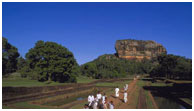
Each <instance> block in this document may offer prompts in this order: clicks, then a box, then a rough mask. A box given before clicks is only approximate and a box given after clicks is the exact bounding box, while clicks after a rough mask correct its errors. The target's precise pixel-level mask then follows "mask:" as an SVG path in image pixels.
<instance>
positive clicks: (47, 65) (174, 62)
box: [2, 37, 192, 82]
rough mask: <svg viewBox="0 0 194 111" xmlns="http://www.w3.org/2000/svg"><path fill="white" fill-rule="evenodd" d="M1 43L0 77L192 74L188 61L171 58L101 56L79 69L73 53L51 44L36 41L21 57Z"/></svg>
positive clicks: (60, 79) (73, 78)
mask: <svg viewBox="0 0 194 111" xmlns="http://www.w3.org/2000/svg"><path fill="white" fill-rule="evenodd" d="M2 42H3V44H2V45H3V47H2V48H3V50H2V55H3V56H2V62H3V68H2V69H3V70H2V72H3V76H5V75H8V74H9V73H12V72H15V71H18V72H20V74H21V77H23V78H29V79H35V80H38V81H55V82H76V81H77V77H79V75H83V76H87V77H91V78H95V79H106V78H107V79H108V78H122V77H127V76H128V75H132V74H150V76H152V77H167V78H171V79H189V78H190V79H191V75H192V67H191V66H192V60H191V59H186V58H184V57H180V56H175V55H160V56H158V57H157V58H153V59H151V60H147V59H143V60H142V61H137V60H126V59H121V58H118V57H116V56H115V55H113V54H105V55H102V56H99V57H98V58H97V59H95V60H93V61H91V62H88V63H85V64H83V65H80V66H79V65H78V64H77V61H76V59H75V58H74V55H73V53H72V52H71V51H69V50H68V49H67V48H66V47H64V46H62V45H60V44H57V43H55V42H44V41H41V40H40V41H37V42H36V44H35V46H34V47H33V48H31V49H30V50H29V51H28V52H27V53H26V55H25V58H22V57H21V56H20V54H19V53H18V50H17V48H16V47H14V46H12V45H11V44H10V43H9V42H8V40H7V39H6V38H4V37H3V38H2Z"/></svg>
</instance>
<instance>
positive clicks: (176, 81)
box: [166, 79, 192, 84]
mask: <svg viewBox="0 0 194 111" xmlns="http://www.w3.org/2000/svg"><path fill="white" fill-rule="evenodd" d="M166 80H167V81H170V82H172V83H177V84H183V83H192V81H189V80H172V79H166Z"/></svg>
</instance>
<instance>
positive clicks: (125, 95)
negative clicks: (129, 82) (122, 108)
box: [123, 91, 127, 103]
mask: <svg viewBox="0 0 194 111" xmlns="http://www.w3.org/2000/svg"><path fill="white" fill-rule="evenodd" d="M123 97H124V98H123V100H124V103H126V102H127V91H125V92H124V96H123Z"/></svg>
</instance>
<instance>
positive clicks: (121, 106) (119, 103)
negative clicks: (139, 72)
mask: <svg viewBox="0 0 194 111" xmlns="http://www.w3.org/2000/svg"><path fill="white" fill-rule="evenodd" d="M136 82H137V80H134V81H132V82H131V83H130V84H128V90H127V93H128V101H127V103H124V102H123V93H124V90H123V89H121V91H120V92H119V98H115V96H114V94H112V95H111V97H110V98H109V101H113V103H114V104H115V109H134V108H135V107H133V105H131V103H132V100H133V99H134V97H133V96H132V95H133V93H134V92H135V89H136Z"/></svg>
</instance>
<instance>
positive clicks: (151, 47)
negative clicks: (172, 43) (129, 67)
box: [115, 39, 167, 60]
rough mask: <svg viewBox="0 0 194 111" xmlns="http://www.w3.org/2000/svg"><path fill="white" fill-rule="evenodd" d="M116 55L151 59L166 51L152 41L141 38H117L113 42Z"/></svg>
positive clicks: (126, 57) (127, 57) (125, 57)
mask: <svg viewBox="0 0 194 111" xmlns="http://www.w3.org/2000/svg"><path fill="white" fill-rule="evenodd" d="M115 49H116V52H117V53H116V55H117V56H118V57H119V58H124V59H138V60H142V59H143V58H147V59H151V58H152V57H156V56H158V55H159V54H162V53H167V51H166V49H165V48H164V47H163V46H162V45H161V44H159V43H156V42H154V41H143V40H132V39H128V40H117V41H116V44H115Z"/></svg>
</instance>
